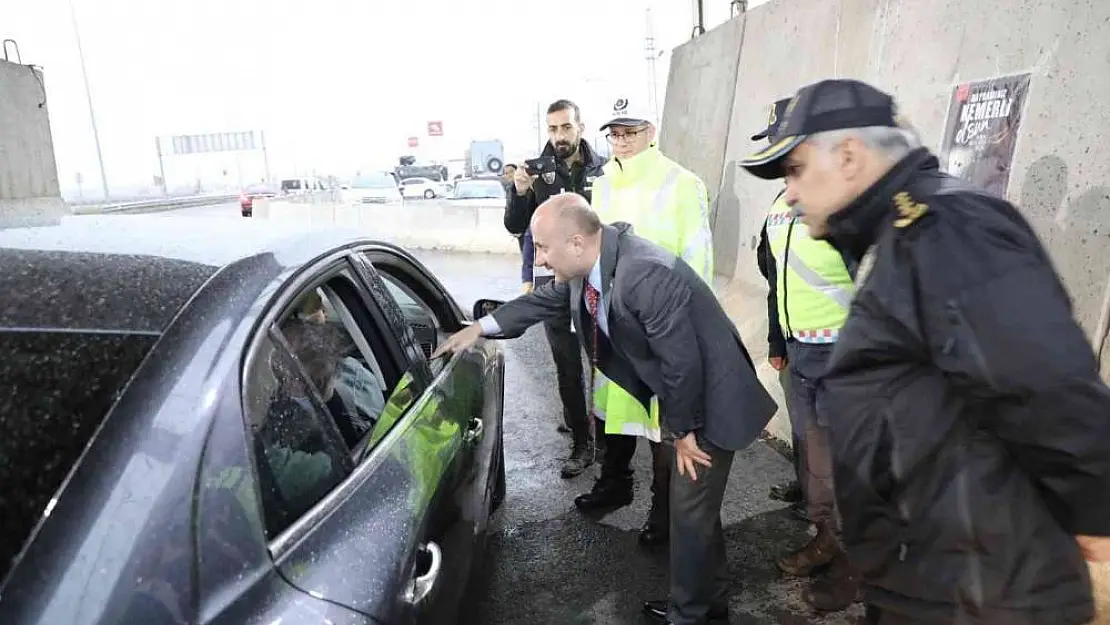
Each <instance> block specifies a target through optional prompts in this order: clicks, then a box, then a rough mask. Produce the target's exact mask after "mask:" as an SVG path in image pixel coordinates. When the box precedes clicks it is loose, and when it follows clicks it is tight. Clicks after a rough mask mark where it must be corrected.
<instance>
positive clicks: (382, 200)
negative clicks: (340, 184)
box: [342, 173, 402, 204]
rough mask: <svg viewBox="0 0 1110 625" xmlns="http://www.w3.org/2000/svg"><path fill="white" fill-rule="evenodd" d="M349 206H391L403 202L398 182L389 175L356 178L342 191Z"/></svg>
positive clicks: (368, 175) (370, 175)
mask: <svg viewBox="0 0 1110 625" xmlns="http://www.w3.org/2000/svg"><path fill="white" fill-rule="evenodd" d="M342 196H343V201H344V202H345V203H347V204H391V203H399V202H401V201H402V198H401V191H400V189H398V188H397V181H396V180H394V179H393V176H391V175H389V174H388V173H381V174H376V175H375V174H366V175H362V176H356V177H355V178H354V180H352V181H351V183H350V184H348V185H344V188H343V189H342Z"/></svg>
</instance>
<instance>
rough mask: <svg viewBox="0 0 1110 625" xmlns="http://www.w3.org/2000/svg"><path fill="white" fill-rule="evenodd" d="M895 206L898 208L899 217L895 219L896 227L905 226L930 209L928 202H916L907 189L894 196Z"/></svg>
mask: <svg viewBox="0 0 1110 625" xmlns="http://www.w3.org/2000/svg"><path fill="white" fill-rule="evenodd" d="M894 207H895V208H896V209H898V219H895V220H894V227H895V228H905V227H906V226H909V225H910V224H912V223H913V222H915V221H917V220H918V219H919V218H920V217H921V216H922V215H924V214H925V213H927V212H928V211H929V205H928V204H922V203H921V202H915V201H914V200H913V198H912V197H910V194H909V193H906V192H905V191H902V192H900V193H899V194H898V195H895V196H894Z"/></svg>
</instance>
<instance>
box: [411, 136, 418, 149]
mask: <svg viewBox="0 0 1110 625" xmlns="http://www.w3.org/2000/svg"><path fill="white" fill-rule="evenodd" d="M418 145H420V137H409V147H410V148H415V147H416V146H418Z"/></svg>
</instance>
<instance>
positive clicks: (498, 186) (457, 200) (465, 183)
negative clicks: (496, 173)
mask: <svg viewBox="0 0 1110 625" xmlns="http://www.w3.org/2000/svg"><path fill="white" fill-rule="evenodd" d="M450 201H451V203H452V204H454V205H458V204H462V205H466V206H492V207H497V208H504V207H505V186H504V185H503V184H502V183H501V180H500V179H497V178H493V179H487V180H482V179H477V178H471V179H465V180H459V181H458V182H456V183H455V190H454V192H452V193H451V196H450Z"/></svg>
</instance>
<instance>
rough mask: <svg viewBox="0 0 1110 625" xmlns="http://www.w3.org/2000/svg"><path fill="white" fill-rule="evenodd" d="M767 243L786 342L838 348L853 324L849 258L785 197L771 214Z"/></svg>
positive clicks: (778, 201)
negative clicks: (843, 330) (844, 329)
mask: <svg viewBox="0 0 1110 625" xmlns="http://www.w3.org/2000/svg"><path fill="white" fill-rule="evenodd" d="M767 243H768V244H769V245H770V248H771V253H772V254H773V255H774V257H775V281H776V284H775V288H776V294H777V298H776V299H777V300H778V313H779V325H780V326H781V327H782V330H783V334H785V335H786V337H785V338H790V337H793V338H794V339H795V340H797V341H801V342H803V343H835V342H836V339H837V336H838V334H839V332H840V327H841V326H843V325H844V322H845V321H846V320H847V319H848V307H849V305H850V304H851V301H852V293H853V286H852V276H851V275H850V274H849V273H848V268H847V267H846V266H845V265H844V257H843V256H841V254H840V252H838V251H837V250H836V248H834V247H833V246H832V245H830V244H829V243H828V242H827V241H820V240H817V239H813V238H810V236H809V228H808V227H807V226H806V225H805V224H803V223H802V222H801V220H798V219H796V218H795V216H794V210H793V209H792V208H791V207H790V206H789V205H788V204H787V203H786V200H785V199H784V197H782V196H780V197H779V198H778V199H777V200H776V201H775V203H774V204H773V205H772V206H771V210H770V212H769V213H768V214H767Z"/></svg>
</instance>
